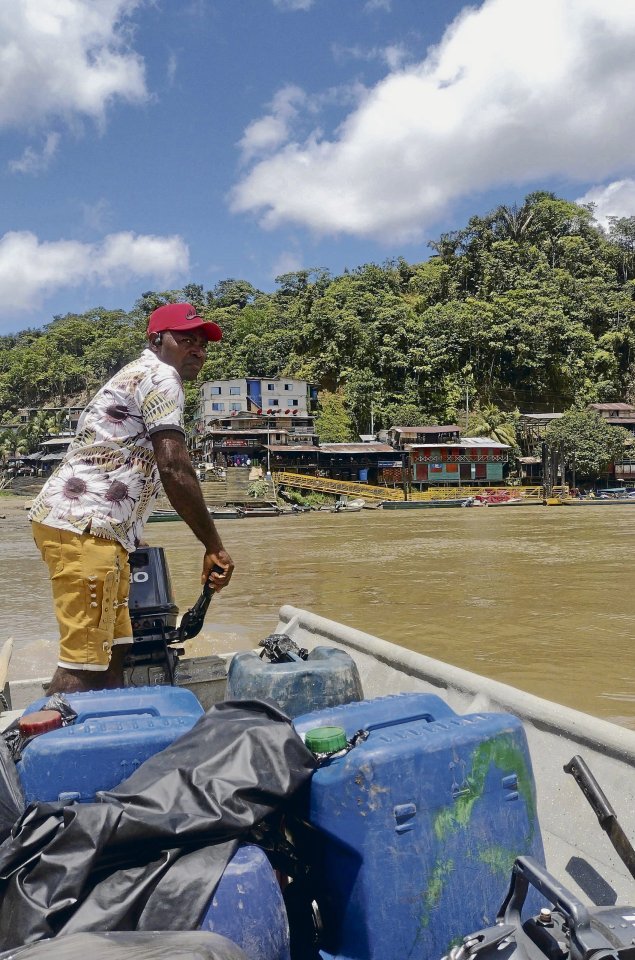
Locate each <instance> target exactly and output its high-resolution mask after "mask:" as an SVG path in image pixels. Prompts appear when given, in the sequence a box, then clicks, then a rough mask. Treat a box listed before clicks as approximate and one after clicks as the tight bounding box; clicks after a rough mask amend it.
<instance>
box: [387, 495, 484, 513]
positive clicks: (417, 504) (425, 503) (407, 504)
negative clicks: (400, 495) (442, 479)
mask: <svg viewBox="0 0 635 960" xmlns="http://www.w3.org/2000/svg"><path fill="white" fill-rule="evenodd" d="M471 501H472V497H457V498H448V499H447V500H384V502H383V504H382V510H436V509H437V508H443V509H447V508H451V507H469V506H471Z"/></svg>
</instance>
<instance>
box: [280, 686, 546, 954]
mask: <svg viewBox="0 0 635 960" xmlns="http://www.w3.org/2000/svg"><path fill="white" fill-rule="evenodd" d="M294 725H295V727H296V729H297V730H298V732H299V733H300V734H302V735H303V736H305V740H308V743H309V745H310V744H311V743H315V744H318V745H319V744H321V743H329V744H330V745H331V746H330V747H329V749H328V750H326V749H325V748H324V747H321V746H318V749H317V750H316V752H318V753H322V755H323V757H326V759H324V761H323V765H322V766H321V767H320V768H319V769H318V770H317V771H316V772H315V774H314V776H313V778H312V781H311V783H310V784H307V787H306V788H305V789H304V790H303V792H302V793H301V794H300V795H298V798H297V799H296V801H295V807H294V817H293V818H291V819H290V820H288V821H287V826H288V829H289V830H290V832H291V834H292V836H293V837H294V840H295V842H296V844H297V845H298V847H299V849H300V854H301V856H303V857H307V858H308V859H309V860H310V861H311V862H312V864H313V873H314V879H313V889H312V894H313V895H314V897H315V900H316V901H317V903H318V906H319V908H320V912H321V917H322V923H323V926H324V934H323V947H322V950H321V953H320V955H321V957H323V958H324V960H333V958H337V960H344V958H346V960H403V958H404V957H409V958H411V960H430V958H434V957H441V956H444V955H445V954H446V953H447V952H448V950H449V949H450V947H451V946H453V945H454V944H456V943H460V942H461V940H462V937H463V936H464V935H465V931H466V930H473V929H474V930H475V929H479V928H481V927H484V926H487V925H488V924H492V923H494V922H495V918H496V912H497V910H498V908H499V906H500V904H501V903H502V901H503V899H504V896H505V893H506V891H507V887H508V883H509V876H510V874H511V868H512V865H513V863H514V860H515V858H516V857H517V856H519V855H521V854H530V855H531V856H533V857H535V858H536V859H537V860H538V861H539V862H541V863H544V854H543V848H542V840H541V836H540V830H539V826H538V820H537V815H536V797H535V786H534V780H533V773H532V767H531V761H530V758H529V752H528V749H527V742H526V737H525V733H524V730H523V727H522V724H521V723H520V721H519V720H518V719H517V718H516V717H513V716H511V715H508V714H502V713H478V714H476V713H475V714H468V715H464V716H460V715H457V714H455V713H454V712H453V711H452V709H451V708H450V707H449V706H448V705H447V704H446V703H444V702H443V700H441V699H440V698H439V697H436V696H433V695H429V694H400V695H397V696H390V697H381V698H379V699H376V700H365V701H362V702H359V703H349V704H347V705H345V706H341V707H337V708H332V709H329V710H323V711H317V712H314V713H312V714H308V715H305V716H302V717H298V718H297V719H296V720H295V722H294ZM324 726H327V727H331V728H337V727H340V728H342V729H343V731H344V737H342V735H341V733H340V735H339V736H338V735H337V733H336V731H333V732H329V733H327V734H326V735H325V736H321V735H320V734H317V735H316V734H314V735H313V736H309V737H306V734H307V733H308V732H309V731H312V730H314V729H315V728H319V727H324ZM358 731H363V732H362V734H361V736H359V737H357V738H356V745H355V746H353V747H352V748H350V749H348V747H346V748H345V749H344V750H342V741H343V739H346V740H348V741H350V740H351V738H353V736H354V735H355V734H356V733H357V732H358ZM331 750H333V751H334V752H333V755H332V756H331V757H330V758H328V754H329V753H330V752H331Z"/></svg>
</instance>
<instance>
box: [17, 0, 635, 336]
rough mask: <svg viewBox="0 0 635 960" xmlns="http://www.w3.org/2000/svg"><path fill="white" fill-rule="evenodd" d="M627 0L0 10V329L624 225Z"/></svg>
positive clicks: (209, 0) (630, 142) (185, 2)
mask: <svg viewBox="0 0 635 960" xmlns="http://www.w3.org/2000/svg"><path fill="white" fill-rule="evenodd" d="M634 93H635V0H483V2H481V3H474V4H472V5H470V6H467V5H464V4H463V3H461V2H457V0H2V3H1V4H0V199H1V212H2V216H1V221H0V333H7V332H14V331H18V330H22V329H25V328H27V327H40V326H42V325H44V324H46V323H48V322H50V321H51V320H52V319H53V317H55V316H58V315H65V314H67V313H83V312H85V311H87V310H89V309H91V308H93V307H96V306H103V307H105V308H106V309H111V310H117V309H123V310H129V309H131V307H132V306H133V304H134V302H135V300H136V299H137V298H138V297H139V296H141V294H142V293H144V292H146V291H149V290H155V291H158V290H165V289H177V288H181V287H182V286H183V285H185V284H187V283H198V284H202V285H203V286H204V287H205V289H211V288H213V287H214V286H215V284H216V283H218V282H219V281H221V280H224V279H227V278H230V277H234V278H239V279H245V280H248V281H250V282H251V283H252V284H254V286H256V287H258V288H259V289H261V290H265V291H270V290H274V289H275V286H276V284H275V278H276V276H278V275H280V274H283V273H286V272H289V271H294V270H299V269H312V268H321V269H328V270H330V271H331V273H333V274H334V275H337V274H339V273H341V272H342V271H343V270H344V269H345V268H349V269H353V268H355V267H356V266H359V265H361V264H363V263H368V262H378V263H382V262H384V261H385V260H387V259H392V258H395V257H404V258H405V259H406V260H408V261H410V262H419V261H421V260H424V259H426V258H427V257H428V256H429V255H430V252H431V251H430V249H429V247H428V241H430V240H434V239H436V238H438V236H439V235H440V234H441V233H442V232H445V231H448V230H453V229H457V228H459V227H461V226H463V225H464V224H465V222H466V221H467V218H468V217H469V216H471V215H472V214H475V213H481V214H483V213H486V212H487V211H489V210H491V209H493V208H494V207H496V206H498V205H499V204H501V203H506V204H513V203H520V202H522V199H523V197H524V196H525V195H526V194H527V193H529V192H531V191H532V190H538V189H540V190H552V191H554V192H555V193H557V194H558V195H559V196H562V197H565V198H567V199H570V200H578V201H580V202H584V203H589V202H593V203H595V205H596V208H595V209H596V217H597V219H598V221H599V222H600V223H602V224H606V223H607V218H608V217H609V216H611V215H614V216H633V215H635V95H634Z"/></svg>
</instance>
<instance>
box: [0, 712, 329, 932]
mask: <svg viewBox="0 0 635 960" xmlns="http://www.w3.org/2000/svg"><path fill="white" fill-rule="evenodd" d="M315 765H316V764H315V759H314V757H313V755H312V754H311V753H310V751H309V750H308V749H307V748H306V747H305V745H304V743H303V742H302V740H301V739H300V737H299V736H298V735H297V734H296V732H295V730H294V729H293V726H292V724H291V721H290V720H289V718H288V717H287V716H286V715H285V714H284V713H282V712H281V711H280V710H279V709H278V708H277V707H276V706H275V705H273V704H272V703H269V702H265V701H258V700H250V701H244V700H243V701H227V702H225V703H220V704H217V705H216V706H215V707H212V709H211V710H209V711H208V713H207V714H205V716H203V717H201V719H200V720H199V721H198V722H197V723H196V724H195V726H194V727H193V728H192V729H191V730H190V731H189V732H188V733H186V734H185V735H184V736H183V737H181V738H180V739H179V740H177V741H175V742H174V743H173V744H172V745H171V746H170V747H168V748H167V749H166V750H163V751H162V752H161V753H158V754H156V755H155V756H154V757H151V758H150V759H149V760H147V761H146V762H145V763H144V764H143V765H142V766H140V767H139V769H138V770H137V771H136V772H135V773H134V774H133V775H132V776H131V777H129V778H128V779H127V780H126V781H124V782H123V783H122V784H121V785H120V786H119V787H118V788H117V789H115V790H110V791H104V792H103V793H100V794H98V797H99V801H100V802H97V803H85V804H67V805H65V804H62V803H59V804H32V805H31V806H30V807H28V808H27V810H26V811H25V813H24V814H23V816H22V817H21V818H20V820H19V821H18V823H17V824H16V826H15V827H14V829H13V831H12V835H11V836H10V837H9V838H8V839H7V840H5V841H4V843H3V844H2V845H0V949H4V950H7V949H12V948H14V947H16V946H17V945H19V944H24V943H31V942H33V941H37V940H40V939H43V938H49V937H54V936H58V935H60V934H62V935H68V934H72V933H78V932H86V931H98V930H99V931H107V930H193V929H196V927H197V925H198V923H199V922H200V919H201V917H202V915H203V912H204V910H205V908H206V906H207V904H208V902H209V900H210V898H211V895H212V893H213V891H214V889H215V887H216V885H217V883H218V881H219V879H220V877H221V875H222V872H223V870H224V867H225V865H226V863H227V862H228V860H229V859H230V858H231V856H232V855H233V853H234V851H235V849H236V847H237V845H238V842H239V840H240V838H244V837H246V836H247V834H248V832H249V830H250V829H251V828H252V827H253V826H254V825H255V824H257V823H258V822H259V821H261V820H262V819H263V818H265V817H268V816H269V815H271V814H272V813H273V812H274V811H276V810H278V809H279V808H280V807H281V805H282V804H283V803H284V801H285V800H287V798H288V797H290V796H291V795H292V794H293V793H295V791H296V790H297V789H298V788H299V787H300V786H301V785H302V784H303V783H304V782H305V781H306V780H307V779H308V778H309V777H310V776H311V774H312V772H313V770H314V769H315Z"/></svg>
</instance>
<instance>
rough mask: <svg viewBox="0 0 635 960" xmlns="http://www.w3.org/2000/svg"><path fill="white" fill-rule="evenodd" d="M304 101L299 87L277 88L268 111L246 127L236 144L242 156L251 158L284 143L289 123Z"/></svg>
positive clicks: (288, 132)
mask: <svg viewBox="0 0 635 960" xmlns="http://www.w3.org/2000/svg"><path fill="white" fill-rule="evenodd" d="M305 101H306V95H305V94H304V91H303V90H301V89H300V87H296V86H292V85H289V86H286V87H283V88H282V89H281V90H279V91H278V92H277V93H276V95H275V97H274V98H273V100H272V102H271V104H270V105H269V106H270V113H267V114H265V116H264V117H261V118H260V120H254V122H253V123H250V124H249V126H248V127H247V128H246V130H245V132H244V134H243V136H242V138H241V140H240V143H239V144H238V145H239V147H240V149H241V150H242V154H243V158H244V159H245V160H251V159H253V158H254V157H255V156H257V155H258V154H263V153H267V152H269V151H271V150H273V149H275V148H276V147H279V146H280V145H281V144H283V143H285V142H286V141H287V139H288V138H289V134H290V130H291V123H292V121H293V120H294V119H295V118H296V117H297V115H298V107H299V106H301V105H302V104H303V103H304V102H305Z"/></svg>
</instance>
